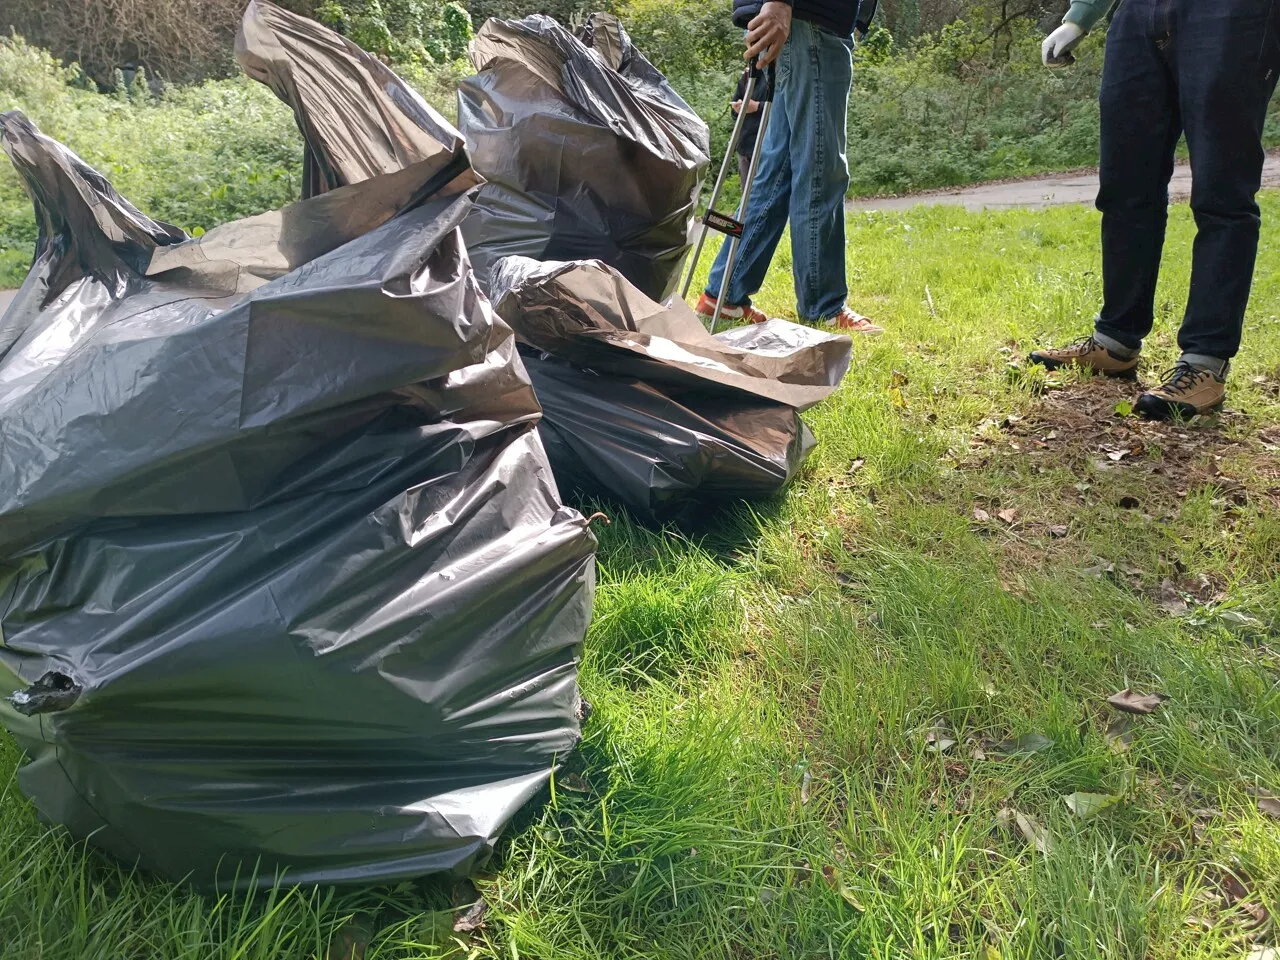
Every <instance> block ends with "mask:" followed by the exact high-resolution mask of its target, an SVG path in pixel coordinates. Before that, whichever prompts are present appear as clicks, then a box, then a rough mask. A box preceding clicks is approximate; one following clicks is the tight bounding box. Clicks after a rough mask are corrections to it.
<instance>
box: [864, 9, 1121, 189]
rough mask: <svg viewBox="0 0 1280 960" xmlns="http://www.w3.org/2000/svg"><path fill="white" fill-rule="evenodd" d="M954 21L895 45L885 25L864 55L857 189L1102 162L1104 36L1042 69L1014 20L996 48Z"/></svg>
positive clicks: (1029, 34)
mask: <svg viewBox="0 0 1280 960" xmlns="http://www.w3.org/2000/svg"><path fill="white" fill-rule="evenodd" d="M985 34H986V31H984V30H982V29H981V28H979V27H976V26H974V25H971V24H968V23H966V22H963V21H962V22H959V23H955V24H952V25H951V26H950V27H947V28H946V29H944V30H943V31H941V33H940V34H939V35H938V36H934V37H924V38H921V39H920V40H917V41H916V42H915V43H913V44H911V45H909V46H907V47H906V48H905V49H895V47H894V45H893V44H892V42H891V38H888V37H887V36H886V32H885V31H883V30H881V31H878V32H874V31H873V33H872V35H871V36H869V37H868V38H867V41H866V42H864V43H863V45H862V46H861V48H860V50H859V56H858V63H857V65H856V66H855V70H854V72H855V83H854V91H853V95H852V99H851V103H850V110H849V165H850V169H851V173H852V178H853V188H852V190H853V192H854V193H855V194H863V195H867V194H879V193H903V192H908V191H911V190H920V189H928V188H932V187H944V186H953V185H958V184H965V183H973V182H975V181H980V180H992V179H1002V178H1006V177H1018V176H1024V175H1027V174H1032V173H1039V172H1043V171H1049V170H1064V169H1070V168H1073V167H1081V166H1088V165H1091V164H1094V163H1096V162H1097V156H1098V107H1097V91H1098V84H1099V81H1100V77H1101V70H1102V38H1101V36H1098V37H1094V38H1091V39H1090V40H1088V41H1086V43H1085V44H1084V45H1083V47H1082V48H1081V49H1080V50H1078V51H1077V56H1078V63H1077V64H1076V66H1075V67H1073V68H1072V69H1070V70H1065V71H1049V70H1046V69H1045V68H1044V67H1043V66H1042V65H1041V64H1040V51H1039V44H1040V36H1039V33H1038V32H1037V31H1035V29H1034V24H1033V23H1032V22H1030V21H1025V22H1023V23H1020V24H1017V25H1016V26H1015V32H1014V33H1013V35H1012V36H1011V37H1009V38H1008V40H1007V42H1006V45H1005V46H1004V48H1003V49H997V50H993V48H992V44H991V42H990V40H991V38H990V37H989V36H986V35H985Z"/></svg>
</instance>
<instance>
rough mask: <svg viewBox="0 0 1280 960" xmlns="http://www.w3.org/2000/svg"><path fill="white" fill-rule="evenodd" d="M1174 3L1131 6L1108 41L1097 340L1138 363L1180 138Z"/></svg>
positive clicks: (1154, 0) (1150, 315) (1146, 0)
mask: <svg viewBox="0 0 1280 960" xmlns="http://www.w3.org/2000/svg"><path fill="white" fill-rule="evenodd" d="M1175 2H1178V0H1126V2H1125V3H1122V4H1121V5H1120V7H1119V8H1118V9H1117V11H1116V15H1115V19H1114V20H1113V21H1112V24H1111V29H1110V30H1109V31H1108V33H1107V49H1106V59H1105V61H1104V64H1103V71H1102V89H1101V92H1100V94H1099V105H1100V108H1101V114H1102V129H1101V165H1100V169H1099V189H1098V200H1097V207H1098V209H1099V210H1100V211H1102V285H1103V307H1102V312H1101V314H1100V315H1099V316H1098V320H1097V324H1096V333H1095V338H1096V339H1097V340H1098V341H1099V343H1100V344H1101V345H1102V346H1103V347H1105V348H1107V349H1109V350H1112V351H1114V352H1115V353H1116V354H1117V355H1118V356H1120V357H1125V356H1128V355H1131V354H1133V353H1136V351H1137V350H1138V349H1139V348H1140V347H1141V346H1142V340H1143V338H1144V337H1145V336H1146V335H1147V334H1148V333H1150V332H1151V324H1152V321H1153V319H1154V317H1155V295H1156V280H1157V278H1158V277H1159V274H1160V254H1161V251H1162V249H1163V247H1164V236H1165V226H1166V223H1167V221H1168V217H1169V214H1168V208H1169V179H1170V177H1172V176H1173V160H1174V149H1175V147H1176V146H1177V143H1178V137H1179V136H1180V134H1181V132H1182V117H1181V115H1180V112H1179V106H1178V93H1177V82H1176V78H1175V75H1174V72H1173V69H1172V66H1171V64H1170V62H1169V57H1168V51H1169V44H1170V31H1171V29H1172V17H1171V16H1170V10H1171V4H1173V3H1175Z"/></svg>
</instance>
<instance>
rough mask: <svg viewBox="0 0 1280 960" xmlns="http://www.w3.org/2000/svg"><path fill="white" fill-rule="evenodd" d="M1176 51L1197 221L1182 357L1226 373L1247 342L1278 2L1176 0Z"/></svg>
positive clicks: (1279, 50) (1277, 51) (1278, 57)
mask: <svg viewBox="0 0 1280 960" xmlns="http://www.w3.org/2000/svg"><path fill="white" fill-rule="evenodd" d="M1178 6H1179V8H1180V9H1179V14H1180V15H1179V18H1178V22H1177V25H1176V42H1175V45H1174V52H1175V56H1176V69H1177V76H1178V89H1179V94H1180V98H1181V106H1182V116H1183V120H1184V122H1185V124H1186V128H1187V147H1188V149H1189V151H1190V153H1191V169H1192V182H1191V209H1192V212H1193V213H1194V214H1195V219H1196V228H1197V232H1196V239H1195V247H1194V250H1193V255H1192V266H1191V292H1190V296H1189V298H1188V301H1187V312H1186V314H1185V316H1184V318H1183V321H1182V328H1181V329H1180V330H1179V331H1178V346H1179V347H1180V348H1181V349H1182V353H1183V359H1185V360H1189V361H1190V362H1192V363H1193V364H1194V365H1197V366H1201V367H1202V368H1204V369H1210V368H1213V370H1214V372H1217V373H1218V374H1219V375H1222V374H1225V372H1226V362H1227V361H1229V360H1230V359H1231V358H1232V357H1234V356H1235V355H1236V353H1237V351H1238V350H1239V349H1240V335H1241V331H1242V330H1243V328H1244V313H1245V308H1246V307H1247V306H1248V303H1249V292H1250V286H1251V285H1252V282H1253V269H1254V261H1255V260H1256V258H1257V255H1258V231H1259V226H1260V224H1261V217H1260V215H1259V211H1258V204H1257V202H1256V199H1255V198H1256V196H1257V193H1258V189H1259V187H1261V185H1262V164H1263V161H1264V160H1265V158H1266V154H1265V152H1264V150H1263V147H1262V125H1263V121H1264V120H1265V119H1266V114H1267V103H1268V101H1269V100H1270V99H1271V94H1272V93H1273V92H1274V91H1275V87H1276V73H1277V68H1278V67H1280V34H1278V33H1277V30H1278V29H1280V13H1278V11H1277V8H1278V7H1280V4H1277V3H1272V2H1259V0H1214V2H1213V3H1198V2H1195V0H1178Z"/></svg>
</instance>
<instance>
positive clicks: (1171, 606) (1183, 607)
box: [1160, 579, 1188, 617]
mask: <svg viewBox="0 0 1280 960" xmlns="http://www.w3.org/2000/svg"><path fill="white" fill-rule="evenodd" d="M1160 609H1161V610H1163V611H1164V612H1165V613H1167V614H1169V615H1170V616H1174V617H1180V616H1182V615H1183V614H1184V613H1186V612H1187V609H1188V608H1187V601H1185V600H1183V599H1182V596H1181V595H1180V594H1179V593H1178V588H1177V587H1175V586H1174V585H1173V581H1172V580H1168V579H1165V580H1161V581H1160Z"/></svg>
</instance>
